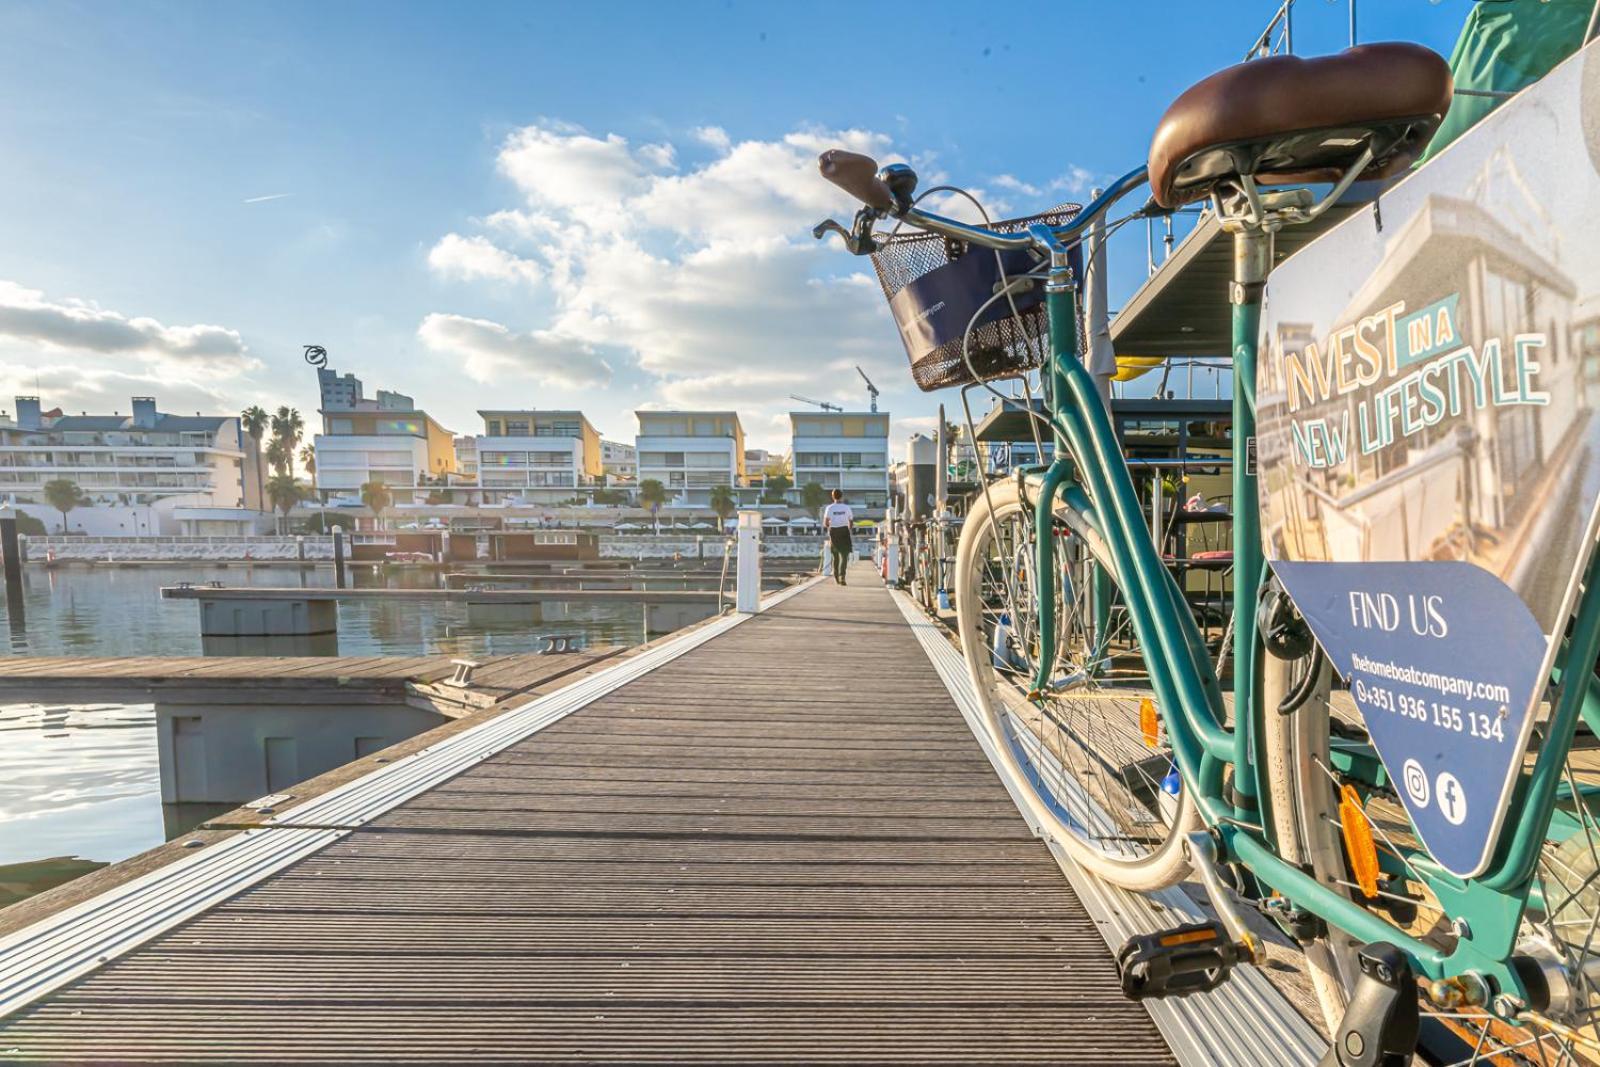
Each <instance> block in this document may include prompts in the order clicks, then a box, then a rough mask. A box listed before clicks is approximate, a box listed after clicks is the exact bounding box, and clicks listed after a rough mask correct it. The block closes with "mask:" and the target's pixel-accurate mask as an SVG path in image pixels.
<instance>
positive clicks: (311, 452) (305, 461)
mask: <svg viewBox="0 0 1600 1067" xmlns="http://www.w3.org/2000/svg"><path fill="white" fill-rule="evenodd" d="M300 466H302V467H304V468H305V469H306V473H307V474H309V475H310V476H311V495H312V496H316V495H317V450H316V449H315V448H312V447H311V446H310V445H306V446H305V447H304V448H302V449H301V450H300Z"/></svg>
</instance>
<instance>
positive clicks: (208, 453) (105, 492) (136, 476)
mask: <svg viewBox="0 0 1600 1067" xmlns="http://www.w3.org/2000/svg"><path fill="white" fill-rule="evenodd" d="M246 456H247V452H246V447H245V444H244V434H243V431H242V430H241V429H240V426H239V419H238V417H237V416H233V415H198V414H196V415H170V414H167V413H165V412H162V411H159V410H157V408H156V401H155V398H154V397H148V396H136V397H134V398H133V400H132V411H131V413H129V414H126V415H125V414H122V413H121V412H115V413H113V414H110V415H90V414H87V413H84V414H80V415H64V414H62V412H61V410H60V409H59V408H56V409H52V410H50V411H44V410H42V406H41V404H40V401H39V398H38V397H36V396H19V397H17V398H16V415H15V417H14V418H4V417H0V497H3V498H5V499H7V500H8V501H9V502H11V503H14V504H16V505H17V506H19V507H21V508H22V509H23V510H25V511H27V512H28V513H29V514H32V515H34V516H35V517H37V518H40V519H42V520H43V521H44V522H45V525H46V527H47V528H48V529H50V530H51V531H56V530H57V529H58V528H59V527H60V526H61V515H60V513H59V512H58V511H56V510H55V509H54V508H53V507H51V506H50V505H49V504H48V502H46V500H45V498H44V487H45V485H46V483H48V482H52V481H56V480H66V481H70V482H73V483H74V484H76V485H77V486H78V488H79V489H81V490H82V491H83V494H84V496H85V497H86V498H87V500H88V504H87V505H86V506H83V507H80V508H77V509H74V510H73V511H72V512H71V513H70V514H69V516H68V519H67V522H68V527H69V530H70V532H72V533H78V532H80V531H81V532H84V533H90V534H100V535H104V534H127V535H137V536H154V535H173V534H179V533H182V532H184V530H183V523H184V522H185V521H195V517H196V516H197V515H198V514H199V513H200V512H206V513H208V514H209V515H210V518H211V519H212V520H213V521H215V522H219V523H223V524H225V525H230V526H234V525H241V524H242V525H243V526H247V527H248V526H251V525H253V523H254V519H255V516H256V514H257V513H256V512H255V511H254V509H252V508H250V507H249V506H248V505H249V504H251V503H254V502H255V501H256V500H258V499H259V497H260V480H259V474H258V472H257V470H256V466H255V464H254V463H250V462H246ZM229 532H235V531H233V530H230V531H229Z"/></svg>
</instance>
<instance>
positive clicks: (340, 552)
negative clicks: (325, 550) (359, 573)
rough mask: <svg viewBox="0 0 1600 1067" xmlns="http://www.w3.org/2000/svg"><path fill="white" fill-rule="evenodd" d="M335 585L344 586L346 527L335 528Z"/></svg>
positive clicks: (337, 587)
mask: <svg viewBox="0 0 1600 1067" xmlns="http://www.w3.org/2000/svg"><path fill="white" fill-rule="evenodd" d="M333 585H334V588H336V589H343V588H344V527H343V526H335V527H334V528H333Z"/></svg>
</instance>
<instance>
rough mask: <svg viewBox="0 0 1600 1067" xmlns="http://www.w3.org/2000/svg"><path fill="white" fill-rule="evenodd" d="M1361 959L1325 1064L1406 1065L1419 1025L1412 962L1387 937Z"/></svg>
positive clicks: (1353, 1066) (1365, 949) (1356, 1066)
mask: <svg viewBox="0 0 1600 1067" xmlns="http://www.w3.org/2000/svg"><path fill="white" fill-rule="evenodd" d="M1357 958H1358V960H1359V962H1360V964H1361V974H1360V976H1359V977H1358V978H1357V979H1356V988H1355V992H1354V993H1353V994H1352V995H1351V997H1350V1003H1349V1004H1348V1005H1347V1006H1346V1007H1345V1010H1344V1018H1343V1019H1341V1020H1340V1022H1339V1030H1338V1032H1337V1033H1336V1034H1334V1035H1333V1046H1332V1047H1331V1048H1329V1049H1328V1054H1327V1055H1326V1056H1324V1057H1323V1058H1322V1064H1321V1067H1407V1065H1408V1064H1410V1063H1411V1055H1412V1053H1413V1052H1415V1051H1416V1047H1417V1037H1418V1035H1419V1031H1420V1027H1421V1019H1420V1016H1419V1013H1418V1011H1417V980H1416V977H1415V975H1413V974H1412V972H1411V964H1410V962H1409V961H1408V960H1407V959H1406V957H1405V955H1404V953H1402V952H1401V951H1400V950H1399V949H1397V948H1395V947H1394V946H1393V945H1391V944H1388V943H1387V942H1383V941H1379V942H1375V943H1373V944H1370V945H1366V946H1364V947H1363V948H1362V949H1361V951H1360V953H1359V954H1358V957H1357Z"/></svg>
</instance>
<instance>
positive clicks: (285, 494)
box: [267, 474, 306, 533]
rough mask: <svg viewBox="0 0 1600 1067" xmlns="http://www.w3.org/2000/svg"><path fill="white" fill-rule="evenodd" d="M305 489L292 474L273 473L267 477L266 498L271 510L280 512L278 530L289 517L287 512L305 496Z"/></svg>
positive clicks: (281, 528) (280, 530)
mask: <svg viewBox="0 0 1600 1067" xmlns="http://www.w3.org/2000/svg"><path fill="white" fill-rule="evenodd" d="M305 492H306V491H305V489H304V488H303V487H302V486H301V485H300V483H299V482H297V481H295V480H294V475H292V474H274V475H273V476H272V477H271V478H268V479H267V499H268V500H269V501H271V502H272V507H273V510H275V511H279V512H281V513H282V515H281V516H280V518H279V519H278V532H279V533H282V532H283V530H284V523H285V522H286V521H287V520H288V518H289V512H290V511H292V510H294V506H295V505H296V504H298V503H300V501H301V499H302V498H303V497H304V496H305Z"/></svg>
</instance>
